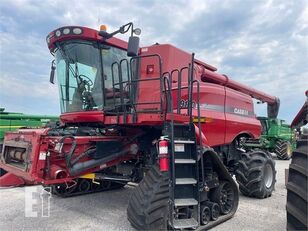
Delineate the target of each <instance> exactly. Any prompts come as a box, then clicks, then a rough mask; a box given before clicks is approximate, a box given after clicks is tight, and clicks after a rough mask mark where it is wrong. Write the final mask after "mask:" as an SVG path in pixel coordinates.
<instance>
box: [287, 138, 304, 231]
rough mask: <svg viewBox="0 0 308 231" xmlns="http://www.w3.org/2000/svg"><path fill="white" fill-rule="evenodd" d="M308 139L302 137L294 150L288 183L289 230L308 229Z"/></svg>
mask: <svg viewBox="0 0 308 231" xmlns="http://www.w3.org/2000/svg"><path fill="white" fill-rule="evenodd" d="M307 142H308V139H301V140H299V141H298V143H297V149H296V150H295V151H294V152H293V156H292V162H291V164H290V166H289V178H288V183H287V207H286V209H287V230H308V225H307V197H308V194H307V186H308V184H307V176H308V160H307V157H308V143H307Z"/></svg>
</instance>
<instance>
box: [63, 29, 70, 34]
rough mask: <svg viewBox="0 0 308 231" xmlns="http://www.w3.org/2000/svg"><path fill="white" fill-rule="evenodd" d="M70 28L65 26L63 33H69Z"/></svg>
mask: <svg viewBox="0 0 308 231" xmlns="http://www.w3.org/2000/svg"><path fill="white" fill-rule="evenodd" d="M70 31H71V30H70V29H69V28H65V29H64V30H63V34H69V33H70Z"/></svg>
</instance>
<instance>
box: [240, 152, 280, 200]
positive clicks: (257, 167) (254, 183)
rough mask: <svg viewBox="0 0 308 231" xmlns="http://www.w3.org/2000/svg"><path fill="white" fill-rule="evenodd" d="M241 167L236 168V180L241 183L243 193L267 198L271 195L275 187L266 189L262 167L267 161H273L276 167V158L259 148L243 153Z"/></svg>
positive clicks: (274, 180)
mask: <svg viewBox="0 0 308 231" xmlns="http://www.w3.org/2000/svg"><path fill="white" fill-rule="evenodd" d="M241 157H242V158H241V160H240V161H239V167H238V169H237V170H236V180H237V182H238V184H239V189H240V191H241V193H242V194H243V195H245V196H249V197H256V198H261V199H262V198H266V197H270V196H271V194H272V191H273V190H274V187H272V188H271V190H267V189H265V186H264V185H263V176H262V169H263V166H264V164H265V163H266V162H269V163H271V165H272V167H273V168H275V167H274V166H275V162H274V160H273V159H272V158H271V157H269V155H267V154H266V153H265V152H263V151H260V150H257V151H251V152H248V153H242V156H241ZM275 182H276V171H275V170H274V179H273V184H275Z"/></svg>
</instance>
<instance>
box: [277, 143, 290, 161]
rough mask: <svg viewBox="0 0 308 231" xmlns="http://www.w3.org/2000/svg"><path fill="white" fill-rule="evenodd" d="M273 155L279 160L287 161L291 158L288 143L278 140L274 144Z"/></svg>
mask: <svg viewBox="0 0 308 231" xmlns="http://www.w3.org/2000/svg"><path fill="white" fill-rule="evenodd" d="M275 153H276V155H277V158H278V159H280V160H289V159H290V158H291V156H292V145H291V144H290V142H289V141H286V140H278V141H277V142H276V147H275Z"/></svg>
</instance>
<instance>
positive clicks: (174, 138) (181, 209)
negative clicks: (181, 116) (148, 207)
mask: <svg viewBox="0 0 308 231" xmlns="http://www.w3.org/2000/svg"><path fill="white" fill-rule="evenodd" d="M165 131H166V133H167V134H166V135H168V137H169V139H170V142H169V143H170V145H169V153H170V168H169V173H170V189H169V191H170V200H169V205H170V206H169V208H170V210H169V223H170V225H171V226H172V227H173V228H174V229H186V228H193V229H194V228H197V227H198V226H199V211H200V203H199V201H200V198H199V177H198V175H199V174H198V171H199V170H198V154H197V143H196V138H195V129H194V124H193V123H190V124H176V123H173V122H166V124H165ZM172 133H173V134H172Z"/></svg>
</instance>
